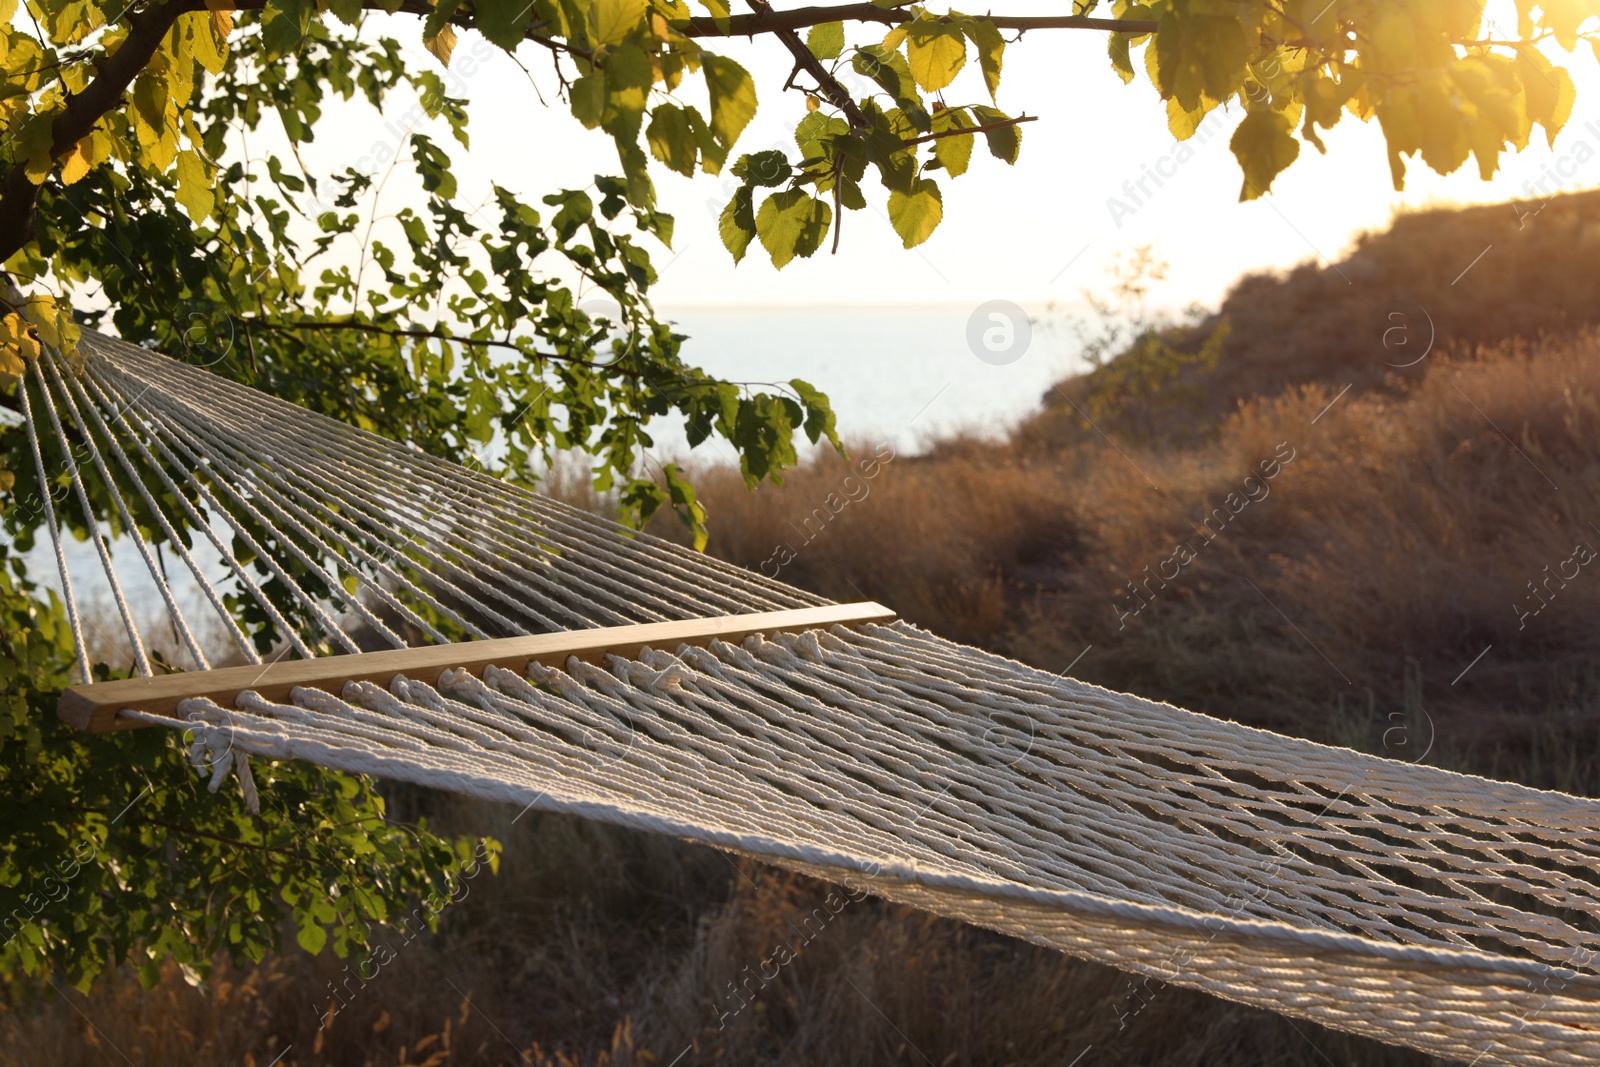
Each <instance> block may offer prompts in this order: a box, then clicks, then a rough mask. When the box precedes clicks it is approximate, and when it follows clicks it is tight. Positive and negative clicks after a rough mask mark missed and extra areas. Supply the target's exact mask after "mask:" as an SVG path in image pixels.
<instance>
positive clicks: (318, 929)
mask: <svg viewBox="0 0 1600 1067" xmlns="http://www.w3.org/2000/svg"><path fill="white" fill-rule="evenodd" d="M294 939H295V940H296V941H298V942H299V943H300V947H301V948H303V949H305V950H306V951H307V952H309V953H311V954H312V955H313V956H315V955H316V954H317V953H319V952H321V951H322V947H323V946H324V945H326V944H327V943H328V931H327V930H325V929H323V928H322V924H321V923H319V922H317V920H316V919H314V918H312V917H311V916H310V915H307V916H305V917H304V918H303V919H301V920H300V930H299V932H298V933H296V934H295V938H294Z"/></svg>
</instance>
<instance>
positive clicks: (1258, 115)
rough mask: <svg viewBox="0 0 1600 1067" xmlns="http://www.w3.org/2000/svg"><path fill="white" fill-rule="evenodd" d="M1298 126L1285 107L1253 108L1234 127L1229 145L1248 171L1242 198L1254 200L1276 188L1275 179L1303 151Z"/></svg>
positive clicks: (1240, 197)
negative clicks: (1296, 137) (1272, 109)
mask: <svg viewBox="0 0 1600 1067" xmlns="http://www.w3.org/2000/svg"><path fill="white" fill-rule="evenodd" d="M1293 131H1294V126H1293V124H1292V123H1291V122H1290V121H1289V118H1288V116H1287V115H1284V114H1283V113H1282V112H1281V111H1252V112H1250V113H1249V114H1247V115H1246V116H1245V117H1244V121H1243V122H1241V123H1239V128H1238V129H1237V130H1235V131H1233V139H1232V140H1231V141H1229V142H1228V147H1230V148H1232V149H1233V154H1234V156H1235V158H1237V159H1238V160H1239V167H1240V169H1241V170H1243V171H1244V184H1243V185H1242V186H1241V187H1240V189H1239V199H1240V200H1254V199H1256V198H1257V197H1259V196H1261V195H1263V194H1264V193H1266V192H1267V190H1269V189H1271V188H1272V179H1274V178H1276V177H1277V176H1278V175H1279V174H1281V173H1282V172H1283V170H1284V169H1285V168H1286V167H1288V166H1289V164H1291V163H1293V162H1294V161H1295V159H1296V158H1298V157H1299V155H1300V142H1299V141H1296V140H1295V139H1294V132H1293Z"/></svg>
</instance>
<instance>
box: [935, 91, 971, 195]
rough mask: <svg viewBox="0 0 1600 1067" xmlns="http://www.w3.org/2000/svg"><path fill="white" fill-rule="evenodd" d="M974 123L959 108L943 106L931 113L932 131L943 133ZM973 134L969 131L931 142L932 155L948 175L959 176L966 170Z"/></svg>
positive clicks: (967, 126)
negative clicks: (943, 107) (941, 108)
mask: <svg viewBox="0 0 1600 1067" xmlns="http://www.w3.org/2000/svg"><path fill="white" fill-rule="evenodd" d="M975 125H976V123H974V122H972V121H971V120H970V119H968V118H967V113H966V112H965V111H962V110H961V109H960V108H945V109H943V110H941V111H935V112H934V113H933V132H934V133H944V132H946V131H949V130H965V129H970V128H972V127H973V126H975ZM974 139H975V135H973V134H970V133H963V134H955V135H954V136H950V137H940V138H939V139H937V140H936V141H934V142H933V157H934V158H935V159H937V160H938V161H939V165H940V166H942V167H943V168H944V169H945V170H946V171H947V172H949V174H950V177H952V178H959V177H960V176H961V175H963V174H965V173H966V172H967V167H968V166H969V165H970V164H971V162H972V142H973V140H974Z"/></svg>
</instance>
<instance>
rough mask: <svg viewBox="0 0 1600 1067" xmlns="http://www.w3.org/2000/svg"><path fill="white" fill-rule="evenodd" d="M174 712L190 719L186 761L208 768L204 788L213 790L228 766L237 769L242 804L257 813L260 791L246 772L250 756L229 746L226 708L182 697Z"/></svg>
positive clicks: (229, 718) (230, 728)
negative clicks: (190, 739)
mask: <svg viewBox="0 0 1600 1067" xmlns="http://www.w3.org/2000/svg"><path fill="white" fill-rule="evenodd" d="M178 714H180V715H182V716H183V717H184V719H185V720H186V721H188V722H189V723H190V728H191V730H192V731H193V733H194V740H193V741H192V742H190V744H189V762H190V763H192V764H194V769H195V770H197V771H199V772H200V773H201V774H205V773H206V772H207V771H210V772H211V781H210V782H209V783H207V785H206V788H207V789H209V790H210V791H211V792H213V793H215V792H216V791H217V789H218V788H220V787H221V785H222V783H223V782H224V781H225V780H226V779H227V777H228V772H229V771H230V770H237V772H238V775H239V790H240V792H242V793H243V794H244V803H245V807H247V808H249V809H250V814H252V815H260V814H261V794H260V793H259V792H258V791H257V789H256V780H255V776H254V775H253V774H251V773H250V756H249V754H248V753H246V752H244V751H242V750H236V749H235V748H234V747H233V717H232V716H231V715H229V714H228V711H227V709H226V708H221V707H218V706H217V705H216V704H213V703H212V702H211V701H209V700H185V701H181V702H180V703H179V704H178Z"/></svg>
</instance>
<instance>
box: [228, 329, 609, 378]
mask: <svg viewBox="0 0 1600 1067" xmlns="http://www.w3.org/2000/svg"><path fill="white" fill-rule="evenodd" d="M238 322H239V324H240V325H241V326H243V327H244V329H245V332H246V334H248V333H249V331H250V330H251V329H261V330H267V331H270V332H273V333H293V332H294V331H296V330H317V331H320V332H324V333H326V332H331V331H337V330H351V331H354V332H355V333H375V334H381V335H382V336H384V337H409V338H412V339H414V340H419V341H448V342H450V343H452V344H458V345H467V346H470V347H472V348H507V349H510V350H511V351H513V352H516V353H519V354H520V355H524V356H532V357H533V358H535V359H549V360H554V361H556V362H558V363H572V364H575V365H577V366H580V367H593V368H594V369H596V370H609V371H616V372H617V373H618V374H623V375H629V376H633V377H637V376H638V374H639V372H638V371H630V370H623V369H621V368H619V367H617V365H616V363H615V362H611V363H602V362H600V361H598V360H593V359H578V358H576V357H574V356H562V355H557V354H556V353H554V352H529V351H528V350H527V349H525V348H523V347H522V346H521V345H519V344H517V343H516V342H515V341H494V340H487V341H486V340H480V339H478V338H474V337H459V336H457V335H455V334H450V333H445V332H443V331H441V330H415V329H401V328H399V327H395V326H380V325H378V324H377V323H375V322H358V321H356V320H354V319H344V320H339V319H326V320H324V319H297V320H294V321H292V322H268V321H266V320H265V319H239V320H238Z"/></svg>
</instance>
